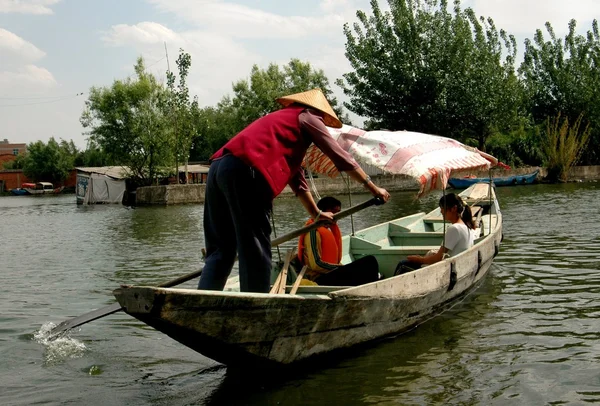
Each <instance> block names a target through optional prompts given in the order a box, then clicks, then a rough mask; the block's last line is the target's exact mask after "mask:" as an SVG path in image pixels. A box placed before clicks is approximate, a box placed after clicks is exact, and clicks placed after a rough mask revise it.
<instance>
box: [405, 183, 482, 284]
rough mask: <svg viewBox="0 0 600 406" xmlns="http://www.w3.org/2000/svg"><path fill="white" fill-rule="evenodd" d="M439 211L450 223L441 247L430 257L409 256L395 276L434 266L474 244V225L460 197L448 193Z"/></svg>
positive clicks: (467, 208) (442, 200)
mask: <svg viewBox="0 0 600 406" xmlns="http://www.w3.org/2000/svg"><path fill="white" fill-rule="evenodd" d="M440 211H441V213H442V216H443V217H444V219H445V220H447V221H449V222H451V223H452V225H451V226H450V227H448V229H447V230H446V238H445V241H444V243H443V244H442V246H441V247H440V248H439V249H438V250H437V252H436V253H434V254H432V255H426V256H420V255H409V256H408V257H406V260H404V261H400V263H399V264H398V267H397V268H396V273H395V274H396V275H399V274H402V273H405V272H410V271H412V270H415V269H418V268H420V267H421V266H422V265H430V264H435V263H436V262H439V261H441V260H442V259H444V255H445V254H446V253H449V254H450V256H451V257H454V256H456V255H458V254H460V253H461V252H463V251H466V250H468V249H469V248H471V247H472V246H473V243H474V242H475V231H474V230H475V229H476V227H475V223H474V222H473V216H472V214H471V210H470V208H469V207H468V206H467V205H465V203H464V202H463V201H462V199H461V198H460V196H458V195H456V194H454V193H450V194H448V195H446V196H442V198H441V199H440Z"/></svg>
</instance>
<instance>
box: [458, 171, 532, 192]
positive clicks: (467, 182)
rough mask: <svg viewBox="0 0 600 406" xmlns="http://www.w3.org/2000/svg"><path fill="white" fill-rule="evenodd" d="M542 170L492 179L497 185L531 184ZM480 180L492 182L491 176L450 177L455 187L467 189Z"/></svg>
mask: <svg viewBox="0 0 600 406" xmlns="http://www.w3.org/2000/svg"><path fill="white" fill-rule="evenodd" d="M539 172H540V170H539V169H537V170H536V171H535V172H532V173H528V174H526V175H512V176H499V177H492V181H493V182H494V185H496V186H515V185H530V184H532V183H533V182H534V181H535V180H536V179H537V175H538V173H539ZM480 182H486V183H489V182H490V178H450V179H448V183H449V184H450V186H452V187H453V188H454V189H466V188H468V187H469V186H471V185H474V184H476V183H480Z"/></svg>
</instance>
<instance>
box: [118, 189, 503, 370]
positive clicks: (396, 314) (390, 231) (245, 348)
mask: <svg viewBox="0 0 600 406" xmlns="http://www.w3.org/2000/svg"><path fill="white" fill-rule="evenodd" d="M461 196H462V197H463V199H464V200H465V201H466V202H467V203H468V204H469V205H471V206H472V210H473V211H474V212H475V213H477V216H478V218H479V219H480V221H479V224H480V225H479V229H478V230H477V232H478V233H479V234H478V235H479V237H478V238H477V239H476V241H475V242H476V243H475V245H474V246H473V247H472V248H470V249H469V250H467V251H465V252H463V253H461V254H460V255H457V256H455V257H452V258H447V259H445V260H443V261H442V262H438V263H436V264H433V265H429V266H427V267H423V268H420V269H418V270H415V271H412V272H409V273H405V274H402V275H398V276H394V271H395V268H396V265H397V264H398V262H399V261H400V260H402V259H405V258H406V256H407V255H411V254H425V253H426V252H427V251H429V250H431V249H435V248H439V246H440V244H441V243H442V240H443V238H444V231H445V228H446V225H448V223H445V222H444V220H443V219H442V216H441V213H440V209H439V208H436V209H435V210H433V211H431V212H430V213H417V214H414V215H411V216H407V217H403V218H399V219H396V220H393V221H389V222H386V223H383V224H379V225H376V226H373V227H370V228H367V229H364V230H361V231H358V232H356V233H355V235H353V236H345V237H344V238H343V250H344V256H343V260H342V262H343V263H348V262H351V261H352V260H355V259H357V258H360V257H362V256H365V255H374V256H375V257H376V258H377V260H378V262H379V265H380V273H382V274H383V276H384V279H382V280H380V281H377V282H373V283H369V284H365V285H361V286H348V287H333V286H300V287H299V288H298V290H297V292H296V293H295V294H287V293H285V294H260V293H241V292H239V291H235V290H236V288H235V285H234V286H229V287H228V288H227V289H226V291H224V292H211V291H201V290H191V289H173V288H157V287H147V286H134V287H121V288H119V289H116V290H115V291H114V295H115V297H116V298H117V300H118V301H119V303H120V305H121V306H122V307H123V309H124V310H125V311H126V312H127V313H128V314H130V315H132V316H134V317H135V318H137V319H139V320H141V321H142V322H144V323H146V324H148V325H150V326H152V327H154V328H155V329H157V330H159V331H161V332H163V333H165V334H167V335H168V336H170V337H172V338H173V339H175V340H177V341H179V342H180V343H182V344H184V345H186V346H188V347H190V348H191V349H193V350H196V351H198V352H199V353H201V354H203V355H205V356H207V357H209V358H212V359H214V360H216V361H219V362H222V363H225V364H228V365H246V366H247V365H256V362H261V363H266V364H275V365H277V364H290V363H294V362H297V361H301V360H305V359H307V358H311V357H314V356H317V355H320V354H325V353H329V352H331V351H334V350H338V349H341V348H348V347H351V346H353V345H356V344H360V343H364V342H367V341H370V340H373V339H377V338H380V337H384V336H389V335H394V334H398V333H401V332H403V331H406V330H408V329H410V328H413V327H414V326H416V325H418V324H420V323H423V322H424V321H426V320H428V319H429V318H431V317H432V316H434V315H435V314H438V313H439V312H441V311H443V310H444V309H445V308H447V307H448V306H450V305H451V304H453V303H454V302H456V301H457V300H459V298H461V297H463V296H464V295H465V294H466V293H467V292H469V291H471V290H472V289H474V288H475V287H477V286H478V283H479V282H480V281H481V280H482V278H483V277H484V276H485V275H486V274H487V272H488V271H489V269H490V266H491V264H492V260H493V258H494V257H495V256H496V255H497V254H498V250H499V246H500V242H501V240H502V214H501V212H500V209H499V205H498V202H497V200H496V196H495V193H494V189H493V187H490V186H489V184H477V185H473V186H471V187H470V188H469V189H467V190H465V191H463V192H462V193H461ZM291 289H292V286H287V287H286V292H289V291H290V290H291Z"/></svg>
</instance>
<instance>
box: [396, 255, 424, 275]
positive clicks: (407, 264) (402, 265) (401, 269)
mask: <svg viewBox="0 0 600 406" xmlns="http://www.w3.org/2000/svg"><path fill="white" fill-rule="evenodd" d="M421 265H422V264H420V263H418V262H411V261H409V260H408V259H403V260H402V261H400V262H399V263H398V265H396V270H395V271H394V276H397V275H402V274H405V273H408V272H412V271H414V270H416V269H420V268H421Z"/></svg>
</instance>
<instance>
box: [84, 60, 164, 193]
mask: <svg viewBox="0 0 600 406" xmlns="http://www.w3.org/2000/svg"><path fill="white" fill-rule="evenodd" d="M135 74H136V77H135V78H134V79H132V78H127V79H125V80H115V81H114V83H113V84H112V86H110V87H103V88H97V87H92V88H91V89H90V93H89V98H88V100H87V101H86V108H85V110H84V112H83V113H82V115H81V123H82V125H83V127H84V128H88V129H89V135H90V139H91V141H92V142H94V143H95V144H97V145H98V146H99V147H100V148H101V149H102V150H103V151H105V152H106V153H108V154H109V156H110V157H111V159H113V160H114V161H115V162H118V163H119V164H121V165H124V166H127V167H129V168H130V170H131V172H132V173H131V174H132V176H133V177H135V178H137V179H140V181H141V183H142V184H151V183H152V182H153V181H154V180H155V179H156V178H157V176H158V174H159V173H160V171H161V168H164V167H166V166H167V165H168V164H169V162H172V161H173V154H174V148H173V138H174V137H173V130H172V125H171V121H170V119H169V116H168V113H167V112H168V111H169V109H168V103H169V100H170V94H169V93H168V91H167V89H165V87H164V86H163V85H162V84H160V83H159V82H158V81H157V80H156V78H155V77H154V75H152V74H150V73H148V72H146V70H145V68H144V61H143V59H142V58H138V60H137V63H136V65H135Z"/></svg>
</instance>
